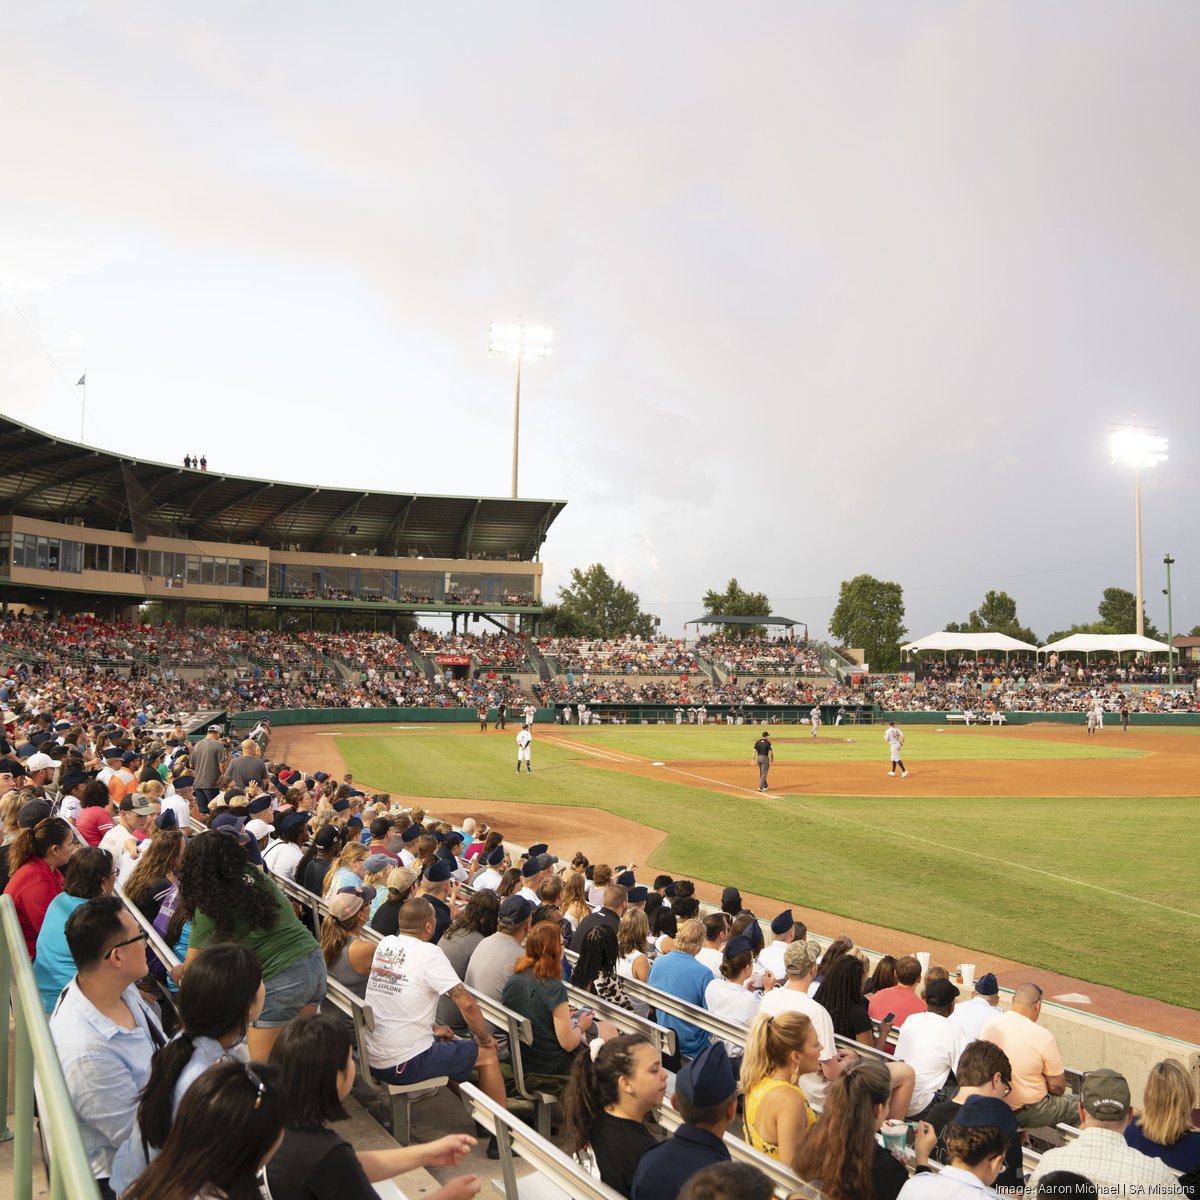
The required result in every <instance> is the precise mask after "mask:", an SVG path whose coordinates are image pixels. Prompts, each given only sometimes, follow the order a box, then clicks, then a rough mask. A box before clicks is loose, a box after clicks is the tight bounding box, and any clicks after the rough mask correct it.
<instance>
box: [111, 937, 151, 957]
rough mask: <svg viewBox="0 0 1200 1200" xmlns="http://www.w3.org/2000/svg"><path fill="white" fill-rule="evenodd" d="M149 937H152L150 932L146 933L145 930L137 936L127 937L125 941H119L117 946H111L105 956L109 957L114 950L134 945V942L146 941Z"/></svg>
mask: <svg viewBox="0 0 1200 1200" xmlns="http://www.w3.org/2000/svg"><path fill="white" fill-rule="evenodd" d="M149 937H150V935H149V934H148V933H146V931H145V930H143V931H142V932H141V933H139V934H138V935H137V937H131V938H126V940H125V941H123V942H118V943H117V944H116V945H115V946H109V948H108V950H107V951H106V953H105V955H104V957H105V958H108V957H109V956H110V955H111V954H112V952H113V951H114V950H120V949H121V947H122V946H132V945H133V944H134V942H144V941H146V940H147V939H148V938H149Z"/></svg>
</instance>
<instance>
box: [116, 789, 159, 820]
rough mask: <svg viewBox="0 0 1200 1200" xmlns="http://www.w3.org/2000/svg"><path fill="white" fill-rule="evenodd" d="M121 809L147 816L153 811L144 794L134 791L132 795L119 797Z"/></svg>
mask: <svg viewBox="0 0 1200 1200" xmlns="http://www.w3.org/2000/svg"><path fill="white" fill-rule="evenodd" d="M121 811H122V812H131V813H136V814H137V815H138V816H139V817H148V816H150V814H151V813H152V812H154V809H153V808H151V806H150V802H149V801H148V800H147V799H146V797H145V796H141V795H138V794H137V793H136V792H135V793H134V794H133V795H132V796H122V797H121Z"/></svg>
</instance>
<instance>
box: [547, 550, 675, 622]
mask: <svg viewBox="0 0 1200 1200" xmlns="http://www.w3.org/2000/svg"><path fill="white" fill-rule="evenodd" d="M558 599H559V603H558V604H554V605H549V606H548V607H547V608H546V614H545V615H546V617H547V618H548V623H549V624H550V625H551V626H552V628H553V629H554V632H555V633H557V634H559V635H560V636H563V637H586V638H604V639H608V638H619V637H625V636H633V637H644V638H651V637H653V636H654V618H653V617H652V616H651V615H650V614H649V613H644V612H642V610H641V601H640V600H639V599H638V594H637V593H636V592H631V591H630V590H629V589H628V588H627V587H625V586H624V584H621V583H618V582H617V580H615V579H614V578H613V577H612V576H611V575H610V574H609V573H608V572H607V571H606V570H605V569H604V567H603V566H602V565H601V564H600V563H592V565H591V566H590V567H588V568H587V569H586V570H582V571H581V570H580V569H579V568H578V567H575V568H573V569H572V571H571V582H570V584H569V585H568V586H567V587H560V588H559V589H558Z"/></svg>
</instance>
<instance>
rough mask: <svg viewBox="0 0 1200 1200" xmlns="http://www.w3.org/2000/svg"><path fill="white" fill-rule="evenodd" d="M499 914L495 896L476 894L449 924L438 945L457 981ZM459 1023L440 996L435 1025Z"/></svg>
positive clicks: (463, 976) (449, 1003)
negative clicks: (452, 969) (436, 1023)
mask: <svg viewBox="0 0 1200 1200" xmlns="http://www.w3.org/2000/svg"><path fill="white" fill-rule="evenodd" d="M499 913H500V897H499V896H497V895H496V893H495V892H487V891H484V892H476V893H475V895H473V896H472V897H471V899H470V900H468V901H467V906H466V908H464V909H463V910H462V912H461V913H459V914H458V916H457V917H455V918H454V920H453V921H451V922H450V925H449V928H447V930H446V933H445V935H444V936H443V937H442V940H441V941H440V942H438V945H439V946H440V947H441V948H442V952H443V953H444V954H445V956H446V958H447V960H448V961H449V963H450V965H451V966H452V967H453V968H454V973H455V975H457V976H458V977H459V979H466V977H467V964H468V963H469V962H470V961H471V956H472V955H473V954H474V953H475V951H476V950H477V949H478V948H479V946H480V945H481V944H482V943H483V942H484V940H485V939H487V938H489V937H491V936H492V934H493V933H495V932H496V926H497V922H498V920H499ZM459 1020H461V1016H460V1014H459V1011H458V1006H457V1005H456V1004H455V1003H454V1001H453V1000H451V999H450V998H449V996H443V997H442V998H441V999H440V1000H439V1001H438V1008H437V1021H438V1023H439V1024H441V1025H450V1026H453V1025H455V1024H457V1023H458V1021H459Z"/></svg>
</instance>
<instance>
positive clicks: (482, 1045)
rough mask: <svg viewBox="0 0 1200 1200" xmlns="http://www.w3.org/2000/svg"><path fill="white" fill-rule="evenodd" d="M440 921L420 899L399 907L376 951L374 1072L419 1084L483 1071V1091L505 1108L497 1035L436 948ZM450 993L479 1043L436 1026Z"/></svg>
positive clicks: (369, 996)
mask: <svg viewBox="0 0 1200 1200" xmlns="http://www.w3.org/2000/svg"><path fill="white" fill-rule="evenodd" d="M435 924H436V919H435V916H434V912H433V906H432V905H431V904H430V903H429V901H428V900H426V899H424V898H423V897H417V898H416V899H414V900H410V901H409V902H408V903H407V904H406V905H405V906H404V907H403V908H402V909H401V910H400V932H399V933H398V934H396V935H394V936H392V937H385V938H384V939H383V941H382V942H380V943H379V945H378V946H377V947H376V949H375V958H374V961H373V962H372V964H371V976H370V978H369V979H368V980H367V991H366V1000H367V1003H368V1004H369V1005H370V1006H371V1008H372V1009H373V1010H374V1014H375V1028H374V1030H371V1031H368V1032H367V1034H366V1042H367V1054H368V1056H369V1058H370V1067H371V1073H372V1074H373V1075H374V1076H375V1078H376V1079H378V1080H380V1081H381V1082H384V1083H419V1082H420V1081H421V1080H423V1079H432V1078H435V1077H436V1076H438V1075H447V1076H449V1077H450V1078H451V1079H453V1080H455V1081H456V1082H458V1083H461V1082H462V1081H463V1080H464V1079H467V1078H469V1077H470V1075H471V1072H472V1071H478V1072H479V1086H480V1088H482V1089H483V1091H485V1092H487V1094H488V1095H489V1096H491V1098H492V1099H493V1100H495V1101H496V1103H497V1104H501V1105H503V1104H504V1081H503V1079H502V1078H501V1075H500V1061H499V1059H498V1058H497V1057H496V1042H495V1039H494V1038H493V1037H492V1035H491V1033H490V1032H489V1031H488V1027H487V1023H486V1022H485V1021H484V1019H483V1016H482V1014H481V1013H480V1011H479V1006H478V1005H477V1004H476V1003H475V1000H474V998H473V997H472V996H471V993H470V992H468V991H467V989H466V987H464V986H463V983H462V980H460V979H459V977H458V976H457V975H455V973H454V968H453V967H452V966H451V965H450V963H449V962H448V961H447V959H446V955H445V954H444V953H443V951H442V950H441V949H440V947H438V946H435V945H433V943H432V940H431V939H432V938H433V930H434V926H435ZM446 993H448V994H449V995H450V998H451V999H452V1000H453V1001H454V1003H455V1004H457V1005H458V1010H459V1012H460V1013H462V1017H463V1020H464V1022H465V1023H466V1025H467V1028H468V1029H469V1030H470V1031H471V1038H472V1039H473V1040H470V1041H468V1040H465V1039H461V1038H456V1037H455V1036H454V1035H453V1032H452V1031H451V1030H450V1029H448V1028H447V1027H446V1026H445V1025H435V1024H434V1014H435V1012H436V1011H437V1001H438V997H439V996H441V995H443V994H446Z"/></svg>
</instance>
